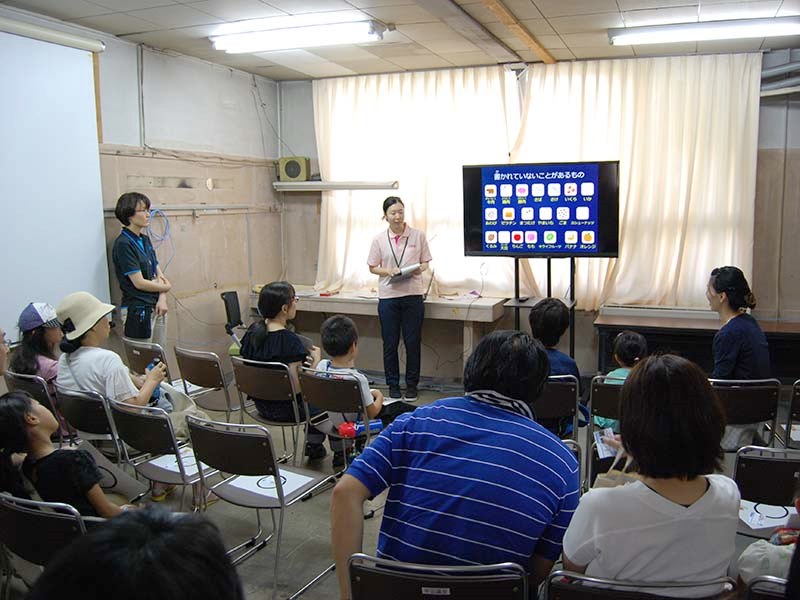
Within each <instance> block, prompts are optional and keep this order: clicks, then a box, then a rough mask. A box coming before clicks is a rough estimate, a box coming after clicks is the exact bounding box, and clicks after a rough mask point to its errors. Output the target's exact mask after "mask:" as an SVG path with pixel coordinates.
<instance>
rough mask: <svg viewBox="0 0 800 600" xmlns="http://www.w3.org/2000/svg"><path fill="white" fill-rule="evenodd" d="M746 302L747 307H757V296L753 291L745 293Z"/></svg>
mask: <svg viewBox="0 0 800 600" xmlns="http://www.w3.org/2000/svg"><path fill="white" fill-rule="evenodd" d="M744 301H745V304H747V308H755V307H756V297H755V295H754V294H753V292H747V293H746V294H745V295H744Z"/></svg>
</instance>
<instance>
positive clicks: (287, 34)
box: [209, 21, 386, 54]
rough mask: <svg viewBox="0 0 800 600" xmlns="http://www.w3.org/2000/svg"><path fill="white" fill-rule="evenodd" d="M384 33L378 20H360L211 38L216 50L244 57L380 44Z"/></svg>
mask: <svg viewBox="0 0 800 600" xmlns="http://www.w3.org/2000/svg"><path fill="white" fill-rule="evenodd" d="M384 31H386V26H385V25H383V24H382V23H379V22H377V21H357V22H355V23H330V24H325V25H311V26H307V27H290V28H288V29H271V30H268V31H251V32H248V33H232V34H229V35H218V36H212V37H210V38H209V39H210V40H211V42H212V43H213V44H214V49H215V50H224V51H225V52H227V53H228V54H242V53H245V52H269V51H272V50H293V49H296V48H317V47H320V46H337V45H340V44H363V43H366V42H377V41H379V40H382V39H383V32H384Z"/></svg>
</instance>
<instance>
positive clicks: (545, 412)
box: [533, 375, 588, 441]
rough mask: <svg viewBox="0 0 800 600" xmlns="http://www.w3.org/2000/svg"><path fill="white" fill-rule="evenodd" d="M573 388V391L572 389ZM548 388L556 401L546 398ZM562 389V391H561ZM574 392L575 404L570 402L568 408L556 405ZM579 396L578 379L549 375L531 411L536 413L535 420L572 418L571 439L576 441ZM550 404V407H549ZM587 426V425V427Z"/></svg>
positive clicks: (568, 376) (571, 376)
mask: <svg viewBox="0 0 800 600" xmlns="http://www.w3.org/2000/svg"><path fill="white" fill-rule="evenodd" d="M573 387H574V389H573ZM548 388H549V389H550V390H553V391H551V392H550V394H551V395H553V396H554V397H555V398H556V399H555V400H554V399H552V398H550V397H549V396H548ZM562 388H563V389H562ZM565 392H567V393H570V396H572V393H573V392H574V396H575V402H574V403H572V402H571V400H570V403H569V408H568V406H567V404H566V403H565V404H564V405H560V404H557V403H558V402H561V401H563V398H562V396H563V397H566V394H565ZM580 401H581V396H580V384H579V381H578V378H577V377H575V376H574V375H551V376H550V377H548V378H547V383H546V384H545V386H544V389H543V390H542V395H541V396H539V398H538V399H537V400H536V402H535V403H534V406H533V409H534V411H535V413H536V419H537V420H539V419H563V418H567V417H571V418H572V436H571V437H572V439H573V440H575V441H577V440H578V415H579V414H580V410H579V409H578V405H579V404H580ZM550 404H552V406H551V405H550ZM587 426H588V425H587Z"/></svg>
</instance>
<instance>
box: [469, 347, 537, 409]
mask: <svg viewBox="0 0 800 600" xmlns="http://www.w3.org/2000/svg"><path fill="white" fill-rule="evenodd" d="M549 372H550V359H549V358H548V357H547V350H545V349H544V347H543V346H542V344H541V342H539V341H538V340H536V339H534V338H532V337H531V336H529V335H528V334H527V333H523V332H521V331H493V332H492V333H490V334H489V335H487V336H485V337H484V338H483V339H481V341H480V342H479V343H478V346H477V347H476V348H475V350H474V351H473V352H472V354H471V355H470V357H469V359H467V364H466V365H465V366H464V390H465V391H467V392H472V391H477V390H493V391H495V392H497V393H499V394H503V395H504V396H508V397H509V398H514V399H515V400H522V401H524V402H527V403H528V404H533V403H534V401H536V399H537V398H538V397H539V396H540V395H541V393H542V389H543V388H544V384H545V382H546V381H547V375H548V373H549Z"/></svg>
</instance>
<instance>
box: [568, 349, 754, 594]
mask: <svg viewBox="0 0 800 600" xmlns="http://www.w3.org/2000/svg"><path fill="white" fill-rule="evenodd" d="M620 409H621V413H620V414H621V419H620V421H621V429H622V445H623V447H624V449H625V451H626V452H627V453H628V454H630V456H631V457H632V458H633V460H634V462H635V464H636V465H637V469H638V473H639V474H640V475H641V476H642V479H641V481H637V482H635V483H632V484H629V485H625V486H622V487H615V488H607V489H594V490H591V491H590V492H589V493H587V494H585V495H584V496H583V497H582V498H581V501H580V504H579V505H578V510H577V511H576V512H575V515H574V517H573V518H572V522H571V523H570V525H569V527H568V528H567V532H566V534H565V535H564V566H565V567H566V568H567V569H569V570H571V571H578V572H580V573H586V574H587V575H590V576H594V577H604V578H608V579H619V580H627V581H643V582H650V583H653V582H659V581H662V582H663V581H681V582H695V581H696V582H701V581H707V580H710V579H715V578H717V577H724V576H725V575H726V573H727V569H728V565H729V564H730V561H731V558H732V557H733V553H734V549H735V542H734V540H735V538H736V527H737V522H738V518H739V490H738V488H737V487H736V484H735V483H734V482H733V481H732V480H731V479H729V478H727V477H725V476H724V475H715V474H713V473H714V471H715V470H719V469H720V467H721V458H722V450H721V448H720V440H721V439H722V432H723V430H724V426H725V420H724V416H723V413H722V409H721V407H720V405H719V401H718V400H717V398H716V396H715V394H714V392H713V390H712V389H711V386H710V384H709V382H708V379H707V378H706V376H705V374H704V373H703V372H702V371H701V370H700V369H699V368H698V367H697V366H696V365H694V364H693V363H691V362H689V361H688V360H686V359H684V358H680V357H678V356H673V355H669V354H665V355H656V356H651V357H650V358H647V359H645V360H644V361H642V362H640V363H639V364H638V365H637V366H636V367H634V369H633V371H632V372H631V374H630V375H629V376H628V378H627V379H626V381H625V384H624V385H623V387H622V391H621V401H620ZM718 591H719V590H714V589H708V588H705V589H704V588H703V587H699V588H698V587H690V588H673V589H670V590H664V591H663V592H661V593H663V594H664V595H670V596H674V597H690V598H691V597H699V596H705V595H710V594H713V593H716V592H718Z"/></svg>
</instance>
